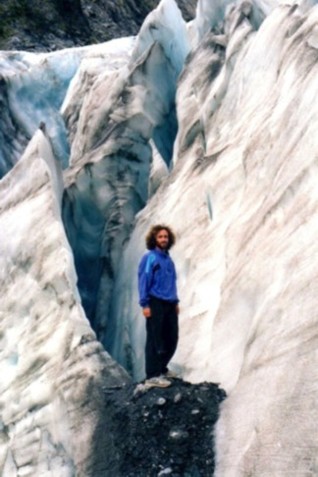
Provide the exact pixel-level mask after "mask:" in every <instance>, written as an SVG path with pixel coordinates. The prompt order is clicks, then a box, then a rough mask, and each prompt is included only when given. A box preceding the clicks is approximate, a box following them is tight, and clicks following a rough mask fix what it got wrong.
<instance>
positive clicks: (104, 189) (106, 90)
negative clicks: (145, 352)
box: [63, 0, 188, 349]
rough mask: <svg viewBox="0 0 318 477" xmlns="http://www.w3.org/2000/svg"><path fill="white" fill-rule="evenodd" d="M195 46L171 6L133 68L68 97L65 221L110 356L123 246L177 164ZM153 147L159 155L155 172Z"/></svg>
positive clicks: (140, 46)
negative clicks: (187, 64)
mask: <svg viewBox="0 0 318 477" xmlns="http://www.w3.org/2000/svg"><path fill="white" fill-rule="evenodd" d="M171 15H173V16H171ZM187 38H188V37H187V30H186V28H185V24H184V21H183V19H182V16H181V13H180V11H179V10H178V8H177V7H176V5H175V3H174V1H173V0H164V1H163V2H161V3H160V5H159V7H158V9H156V10H155V11H154V12H153V13H151V14H150V15H149V17H148V18H147V19H146V21H145V24H144V26H143V28H142V29H141V32H140V34H139V36H138V38H137V39H136V44H135V46H134V50H133V52H132V56H131V60H130V61H129V63H128V65H127V66H126V67H123V68H121V69H119V70H115V71H113V70H109V69H107V70H106V71H105V72H100V71H97V72H96V71H95V72H93V75H92V77H91V80H90V81H88V82H85V83H84V85H83V84H82V86H81V87H80V89H79V90H78V89H75V91H81V93H80V94H74V93H69V95H68V96H69V97H70V99H69V100H68V101H67V103H68V106H67V107H65V113H64V115H65V117H66V120H67V124H68V126H69V128H70V137H71V138H72V145H71V160H70V162H71V167H70V168H69V170H68V171H67V172H66V173H65V183H66V191H65V195H64V201H63V218H64V223H65V225H66V230H67V235H68V238H69V240H70V243H71V246H72V249H73V251H74V256H75V264H76V270H77V274H78V286H79V291H80V294H81V297H82V301H83V306H84V309H85V312H86V315H87V317H88V318H89V320H90V322H91V324H92V326H93V328H94V329H95V330H96V332H97V335H98V337H99V339H100V340H101V341H102V342H103V344H104V345H105V346H106V348H107V349H109V348H110V347H112V346H113V339H114V338H113V333H114V331H113V330H114V327H115V325H116V323H115V321H114V314H113V312H112V297H113V286H114V281H115V280H116V276H117V273H118V271H119V269H120V262H121V258H122V249H123V246H124V244H125V243H126V242H127V239H128V237H129V235H130V233H131V230H132V226H133V223H134V220H135V216H136V214H137V213H138V212H139V211H140V210H141V209H142V208H143V207H144V206H145V204H146V201H147V198H148V189H149V191H150V193H153V189H154V188H156V187H157V183H158V180H159V181H160V180H161V177H162V176H163V175H166V174H167V163H168V164H169V162H170V160H171V156H172V149H173V144H174V140H175V136H176V131H177V125H176V115H175V93H176V85H177V79H178V76H179V74H180V71H181V68H182V65H183V62H184V60H185V55H186V52H187V51H188V40H187ZM95 73H96V74H95ZM74 82H75V84H76V85H77V86H76V88H78V87H79V82H78V81H75V79H74ZM71 89H73V86H71ZM78 98H80V101H79V100H78ZM63 110H64V106H63ZM76 116H78V122H77V123H76ZM71 118H73V119H71ZM73 125H74V127H73ZM150 140H152V142H153V143H154V144H155V146H154V148H155V149H156V150H157V151H158V155H157V156H156V160H155V161H154V166H153V167H152V147H151V146H150V143H149V141H150ZM162 161H163V164H162ZM155 176H156V177H157V178H156V177H155Z"/></svg>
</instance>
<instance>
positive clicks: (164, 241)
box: [156, 229, 169, 250]
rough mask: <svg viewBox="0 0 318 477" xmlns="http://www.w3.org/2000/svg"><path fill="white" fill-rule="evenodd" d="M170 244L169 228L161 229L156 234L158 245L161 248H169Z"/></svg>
mask: <svg viewBox="0 0 318 477" xmlns="http://www.w3.org/2000/svg"><path fill="white" fill-rule="evenodd" d="M168 244H169V234H168V232H167V230H164V229H162V230H159V232H158V233H157V235H156V246H157V247H158V248H160V249H161V250H167V248H168Z"/></svg>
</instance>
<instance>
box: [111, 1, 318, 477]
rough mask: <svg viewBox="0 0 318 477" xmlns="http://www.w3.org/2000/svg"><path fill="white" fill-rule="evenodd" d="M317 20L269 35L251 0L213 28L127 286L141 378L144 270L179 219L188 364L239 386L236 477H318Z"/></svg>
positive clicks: (225, 433) (135, 239)
mask: <svg viewBox="0 0 318 477" xmlns="http://www.w3.org/2000/svg"><path fill="white" fill-rule="evenodd" d="M317 31H318V9H317V7H313V8H312V9H310V10H308V11H306V12H304V10H302V9H300V8H297V7H296V8H295V7H290V6H285V7H283V6H281V7H278V8H276V9H275V10H274V11H273V12H272V13H271V14H270V15H269V17H268V18H266V19H265V20H264V22H263V23H262V25H261V26H260V27H259V29H258V31H257V32H256V31H255V29H254V26H253V22H251V21H250V13H249V12H248V9H246V5H244V4H242V5H238V6H237V7H235V8H234V9H231V10H230V11H229V12H228V16H227V19H226V22H225V24H224V26H223V29H222V28H221V31H219V32H217V34H216V32H215V31H214V32H212V33H211V34H207V35H206V36H205V37H204V39H203V41H202V42H201V44H200V45H199V47H198V49H197V50H196V51H195V53H193V54H191V57H190V58H189V59H188V60H187V65H186V68H185V70H184V72H183V74H182V76H181V78H180V84H179V87H178V93H177V115H178V121H179V132H178V137H177V141H176V145H175V155H174V159H173V160H174V164H175V168H174V170H173V171H172V173H171V174H170V176H169V179H168V180H166V181H164V183H163V184H162V185H161V186H160V188H159V189H158V191H157V193H156V194H155V195H154V196H153V198H152V199H151V200H150V201H149V203H148V204H147V207H146V208H145V209H144V210H143V211H142V212H141V213H140V214H139V216H138V220H137V224H136V227H135V229H134V232H133V234H132V236H131V239H130V241H129V243H128V246H127V247H126V250H125V254H124V259H123V264H122V267H121V270H120V274H119V279H118V281H117V283H116V284H115V287H116V294H114V297H116V295H117V297H120V299H118V300H116V299H115V301H116V303H115V304H114V305H113V306H114V310H115V311H114V312H115V316H116V320H118V322H119V323H120V326H118V328H117V336H118V339H117V340H115V341H114V348H113V350H112V352H113V354H114V356H116V358H117V359H118V360H120V361H121V362H123V363H124V362H125V361H126V363H127V364H128V366H131V367H132V368H133V369H134V372H135V374H136V376H138V377H141V376H142V375H143V374H142V373H143V343H142V337H143V336H144V326H145V325H144V320H143V318H142V316H141V313H140V310H139V307H138V303H137V301H138V298H137V295H136V291H135V290H136V270H137V265H138V261H139V259H140V256H141V254H142V253H143V251H144V244H143V240H144V236H145V233H146V231H147V229H148V228H149V226H150V225H151V224H153V223H156V222H166V223H168V224H169V225H171V226H172V227H173V228H174V229H175V231H176V233H177V244H176V246H175V248H174V249H173V250H172V256H173V258H174V259H175V262H176V267H177V270H178V273H179V289H180V298H181V317H180V320H181V322H180V342H179V347H178V350H177V353H176V355H175V356H174V358H173V363H172V366H173V367H174V368H175V369H177V370H180V371H181V372H182V373H183V376H184V378H186V379H190V380H191V381H201V380H211V381H214V382H219V383H221V385H222V386H223V387H225V389H226V390H227V391H228V393H229V397H228V398H227V400H226V401H225V403H224V404H223V407H222V411H221V417H220V420H219V423H218V427H217V435H216V450H217V471H216V475H217V476H220V477H221V476H222V477H239V476H246V475H265V474H266V475H275V476H278V475H283V474H284V475H285V474H288V475H297V476H307V475H315V474H316V473H317V465H318V463H317V450H318V449H317V442H318V441H317V431H316V424H315V423H316V420H317V409H316V406H315V405H314V403H315V401H316V400H317V396H318V386H317V384H316V383H317V364H318V363H317V359H318V355H317V351H316V350H317V334H316V332H315V329H316V327H317V313H316V307H317V286H316V282H317V280H316V268H317V267H316V262H315V256H316V255H317V253H318V249H317V241H316V235H317V232H318V215H317V210H318V193H317V190H318V189H317V186H316V177H317V151H318V142H317V134H316V132H315V131H316V129H317V124H318V109H317V101H316V100H315V98H316V96H317V81H316V78H317V64H318V63H317Z"/></svg>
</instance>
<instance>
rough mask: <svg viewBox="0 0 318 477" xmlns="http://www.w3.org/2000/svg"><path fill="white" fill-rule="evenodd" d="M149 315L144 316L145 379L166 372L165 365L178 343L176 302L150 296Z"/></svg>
mask: <svg viewBox="0 0 318 477" xmlns="http://www.w3.org/2000/svg"><path fill="white" fill-rule="evenodd" d="M149 306H150V309H151V317H150V318H146V330H147V340H146V376H147V379H150V378H153V377H155V376H160V374H163V373H165V372H167V370H168V368H167V365H168V363H169V361H170V359H171V358H172V356H173V355H174V352H175V350H176V348H177V343H178V315H177V313H176V304H175V303H170V302H168V301H164V300H160V299H159V298H155V297H151V298H150V303H149Z"/></svg>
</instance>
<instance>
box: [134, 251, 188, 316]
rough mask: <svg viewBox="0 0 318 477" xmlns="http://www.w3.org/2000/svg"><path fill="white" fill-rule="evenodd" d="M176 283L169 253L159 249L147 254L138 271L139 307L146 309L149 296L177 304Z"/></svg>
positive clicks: (174, 270)
mask: <svg viewBox="0 0 318 477" xmlns="http://www.w3.org/2000/svg"><path fill="white" fill-rule="evenodd" d="M176 281H177V275H176V269H175V266H174V263H173V261H172V259H171V257H170V255H169V253H168V252H165V251H162V250H159V249H154V250H150V251H149V252H147V253H146V254H145V255H144V256H143V257H142V259H141V262H140V264H139V269H138V288H139V298H140V299H139V304H140V306H142V307H143V308H146V307H148V306H149V298H150V297H151V296H154V297H156V298H160V299H161V300H166V301H170V302H171V303H178V302H179V299H178V295H177V285H176Z"/></svg>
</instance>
